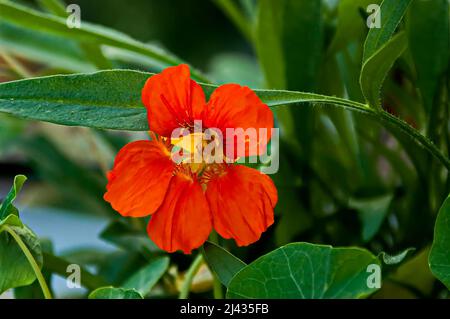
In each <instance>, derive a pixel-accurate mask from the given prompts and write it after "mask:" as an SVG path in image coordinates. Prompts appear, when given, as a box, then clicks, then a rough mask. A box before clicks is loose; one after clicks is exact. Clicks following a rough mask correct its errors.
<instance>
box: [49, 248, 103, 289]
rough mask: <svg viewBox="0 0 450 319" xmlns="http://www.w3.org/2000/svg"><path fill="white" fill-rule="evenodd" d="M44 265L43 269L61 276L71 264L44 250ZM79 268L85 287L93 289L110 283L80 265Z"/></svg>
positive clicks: (65, 274) (63, 275)
mask: <svg viewBox="0 0 450 319" xmlns="http://www.w3.org/2000/svg"><path fill="white" fill-rule="evenodd" d="M44 261H45V264H44V267H45V269H47V270H49V271H51V272H53V273H55V274H58V275H60V276H62V277H66V276H67V267H68V266H69V265H70V264H71V263H70V262H68V261H67V260H64V259H62V258H61V257H58V256H54V255H52V254H48V253H45V252H44ZM80 268H81V269H80V270H81V273H82V276H81V278H80V279H81V285H82V286H84V287H86V288H87V289H89V290H95V289H97V288H99V287H104V286H110V285H111V283H109V282H107V281H106V280H104V279H103V277H100V276H98V275H94V274H92V273H90V272H89V271H87V270H86V269H84V268H83V267H80Z"/></svg>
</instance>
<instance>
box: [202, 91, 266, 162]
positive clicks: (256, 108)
mask: <svg viewBox="0 0 450 319" xmlns="http://www.w3.org/2000/svg"><path fill="white" fill-rule="evenodd" d="M273 124H274V121H273V114H272V111H271V110H270V109H269V107H268V106H267V105H266V104H264V103H263V102H262V101H261V100H260V99H259V97H258V96H257V95H256V93H255V92H253V91H252V90H251V89H250V88H248V87H246V86H240V85H238V84H225V85H222V86H220V87H218V88H217V89H216V90H215V91H214V92H213V94H212V95H211V98H210V99H209V102H208V103H207V105H206V108H205V110H204V112H203V126H204V127H208V128H219V129H220V130H221V132H222V134H223V136H224V138H225V143H224V144H225V148H226V149H229V147H230V145H232V144H234V155H233V156H229V157H230V158H236V157H242V156H254V155H261V154H263V153H264V152H265V147H266V145H267V143H268V142H269V140H270V138H271V136H272V131H271V129H272V128H273ZM227 128H234V129H236V128H241V129H243V130H244V131H245V130H247V129H255V130H256V134H255V135H254V136H253V137H252V136H250V138H249V139H248V140H247V141H246V142H244V143H245V145H242V146H241V147H243V149H244V150H245V154H236V152H237V150H238V148H237V147H238V145H237V143H239V139H237V140H236V138H234V137H233V136H231V135H229V134H227V132H226V129H227ZM260 129H266V132H265V133H264V132H263V131H260ZM237 135H238V136H240V137H242V138H245V135H244V134H242V133H241V134H237ZM242 141H243V140H242ZM240 144H243V143H240ZM251 145H255V146H256V147H255V148H254V149H253V148H252V147H251ZM259 145H261V148H260V147H259Z"/></svg>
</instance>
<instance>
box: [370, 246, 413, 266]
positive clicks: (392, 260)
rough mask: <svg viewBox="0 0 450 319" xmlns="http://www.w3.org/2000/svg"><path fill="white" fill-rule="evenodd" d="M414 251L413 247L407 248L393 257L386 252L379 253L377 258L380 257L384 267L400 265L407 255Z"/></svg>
mask: <svg viewBox="0 0 450 319" xmlns="http://www.w3.org/2000/svg"><path fill="white" fill-rule="evenodd" d="M415 250H416V249H415V248H414V247H410V248H407V249H405V250H403V251H401V252H399V253H397V254H395V255H389V254H388V253H386V252H384V251H383V252H381V253H380V255H379V256H378V258H380V257H381V259H382V260H383V263H384V264H386V265H397V264H400V263H401V262H403V261H404V260H405V258H406V257H407V256H408V255H409V253H410V252H413V251H415Z"/></svg>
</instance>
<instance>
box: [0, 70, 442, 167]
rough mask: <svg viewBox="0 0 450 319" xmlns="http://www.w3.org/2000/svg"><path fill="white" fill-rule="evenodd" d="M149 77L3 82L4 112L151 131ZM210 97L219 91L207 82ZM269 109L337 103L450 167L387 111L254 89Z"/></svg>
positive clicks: (0, 107) (125, 73)
mask: <svg viewBox="0 0 450 319" xmlns="http://www.w3.org/2000/svg"><path fill="white" fill-rule="evenodd" d="M151 75H152V74H151V73H144V72H139V71H129V70H108V71H100V72H96V73H91V74H75V75H55V76H48V77H40V78H33V79H27V80H19V81H12V82H6V83H1V84H0V113H1V112H3V113H8V114H11V115H14V116H17V117H22V118H28V119H33V120H41V121H47V122H52V123H57V124H63V125H75V126H87V127H94V128H102V129H120V130H131V131H147V130H148V124H147V116H146V111H145V108H143V107H142V104H141V96H140V95H141V90H142V87H143V85H144V83H145V81H146V80H147V79H148V78H149V77H150V76H151ZM202 86H203V89H204V91H205V93H206V95H207V96H209V95H210V94H211V93H212V91H213V90H214V89H215V88H216V87H217V86H213V85H207V84H203V85H202ZM255 92H256V94H257V95H258V96H259V97H260V98H261V100H262V101H263V102H265V103H266V104H268V105H269V106H270V107H276V106H280V105H288V104H302V103H303V104H305V103H306V106H305V107H311V105H312V103H320V104H322V105H333V106H338V107H342V108H344V109H347V110H351V111H358V112H362V113H365V114H368V115H371V116H374V117H376V118H377V119H379V120H380V121H382V122H384V123H386V124H387V125H389V126H391V127H392V128H394V129H395V130H397V131H403V132H404V133H406V134H408V135H409V136H410V137H411V138H412V139H413V140H414V141H415V142H416V143H417V144H419V145H421V146H423V147H424V148H426V149H427V151H428V152H430V153H431V154H433V155H434V156H435V157H436V158H437V159H439V160H440V161H441V162H442V163H443V164H444V165H445V166H446V167H448V168H450V161H449V160H448V158H447V157H446V156H444V155H443V154H442V152H440V150H439V149H438V148H437V147H436V145H434V144H433V143H431V142H430V141H429V140H428V139H427V138H426V137H425V136H423V135H421V134H420V133H419V132H418V131H417V130H415V129H413V128H412V127H411V126H409V125H408V124H407V123H405V122H403V121H402V120H399V119H397V118H396V117H394V116H392V115H390V114H389V113H386V112H383V113H381V114H377V113H376V112H374V110H373V109H371V108H369V107H368V106H367V105H364V104H361V103H358V102H354V101H351V100H346V99H342V98H337V97H333V96H326V95H320V94H314V93H304V92H295V91H282V90H255Z"/></svg>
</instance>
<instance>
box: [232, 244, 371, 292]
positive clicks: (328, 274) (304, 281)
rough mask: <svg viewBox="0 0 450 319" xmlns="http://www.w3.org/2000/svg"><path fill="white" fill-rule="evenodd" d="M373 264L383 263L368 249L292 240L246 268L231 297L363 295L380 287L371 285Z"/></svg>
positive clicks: (233, 287) (239, 276) (237, 277)
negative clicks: (369, 278)
mask: <svg viewBox="0 0 450 319" xmlns="http://www.w3.org/2000/svg"><path fill="white" fill-rule="evenodd" d="M372 264H375V265H380V262H379V260H378V259H377V258H376V257H375V256H373V255H372V254H371V253H370V252H368V251H366V250H364V249H360V248H333V247H331V246H324V245H314V244H308V243H292V244H289V245H286V246H283V247H281V248H278V249H276V250H274V251H272V252H270V253H269V254H267V255H264V256H262V257H260V258H258V259H257V260H256V261H254V262H253V263H251V264H249V265H248V266H246V267H245V268H243V269H242V270H241V271H240V272H239V273H238V274H237V275H236V276H235V277H234V278H233V279H232V281H231V283H230V285H229V287H228V291H227V297H228V298H301V299H304V298H308V299H309V298H326V299H328V298H359V297H363V296H367V295H369V294H371V293H373V292H374V291H375V290H376V289H375V288H369V287H368V285H367V280H368V277H369V276H370V275H371V272H367V266H368V265H372Z"/></svg>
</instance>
